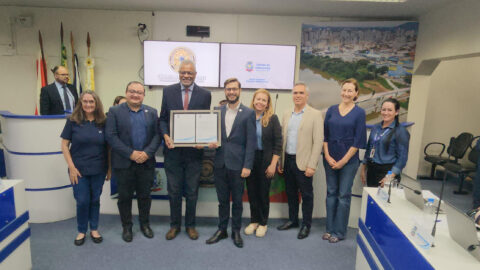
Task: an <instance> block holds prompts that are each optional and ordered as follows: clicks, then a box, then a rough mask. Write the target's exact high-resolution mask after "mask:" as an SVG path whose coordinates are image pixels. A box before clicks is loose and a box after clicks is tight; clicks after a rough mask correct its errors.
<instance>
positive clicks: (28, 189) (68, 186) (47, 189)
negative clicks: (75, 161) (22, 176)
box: [25, 184, 72, 192]
mask: <svg viewBox="0 0 480 270" xmlns="http://www.w3.org/2000/svg"><path fill="white" fill-rule="evenodd" d="M70 187H72V184H68V185H65V186H61V187H51V188H26V189H25V191H34V192H35V191H49V190H58V189H64V188H70Z"/></svg>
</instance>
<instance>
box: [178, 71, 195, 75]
mask: <svg viewBox="0 0 480 270" xmlns="http://www.w3.org/2000/svg"><path fill="white" fill-rule="evenodd" d="M178 73H180V75H190V76H193V75H195V73H196V72H191V71H180V72H178Z"/></svg>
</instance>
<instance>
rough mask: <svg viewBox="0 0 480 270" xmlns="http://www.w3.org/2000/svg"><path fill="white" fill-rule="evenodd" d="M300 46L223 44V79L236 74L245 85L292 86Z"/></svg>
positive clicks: (280, 87)
mask: <svg viewBox="0 0 480 270" xmlns="http://www.w3.org/2000/svg"><path fill="white" fill-rule="evenodd" d="M296 48H297V47H296V46H294V45H292V46H284V45H258V44H230V43H222V44H221V50H220V52H221V57H220V59H221V60H220V82H221V84H222V83H223V82H224V81H225V80H226V79H228V78H231V77H236V78H238V79H239V81H240V82H241V84H242V88H266V89H278V90H280V89H292V87H293V83H294V79H295V56H296Z"/></svg>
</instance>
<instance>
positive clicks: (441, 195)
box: [432, 137, 470, 248]
mask: <svg viewBox="0 0 480 270" xmlns="http://www.w3.org/2000/svg"><path fill="white" fill-rule="evenodd" d="M454 139H455V138H454V137H451V138H450V145H453V144H454V143H453V141H454ZM447 152H448V160H450V156H451V154H450V151H448V150H447ZM447 162H448V161H447ZM445 182H447V170H445V172H444V173H443V180H442V189H441V190H440V198H438V206H437V210H436V211H435V212H436V214H435V222H434V223H433V228H432V237H433V241H432V247H435V233H436V232H437V222H438V213H439V212H440V205H441V204H442V198H443V190H444V189H445ZM469 248H470V247H469Z"/></svg>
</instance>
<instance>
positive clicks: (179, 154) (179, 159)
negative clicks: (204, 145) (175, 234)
mask: <svg viewBox="0 0 480 270" xmlns="http://www.w3.org/2000/svg"><path fill="white" fill-rule="evenodd" d="M202 153H203V150H199V149H195V148H183V147H182V148H174V149H168V150H166V152H165V173H166V175H167V189H168V196H169V200H170V227H176V228H180V226H181V225H182V196H183V195H184V196H185V203H186V204H185V205H186V207H185V227H187V228H193V227H195V216H196V209H197V198H198V183H199V181H200V173H201V170H202Z"/></svg>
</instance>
